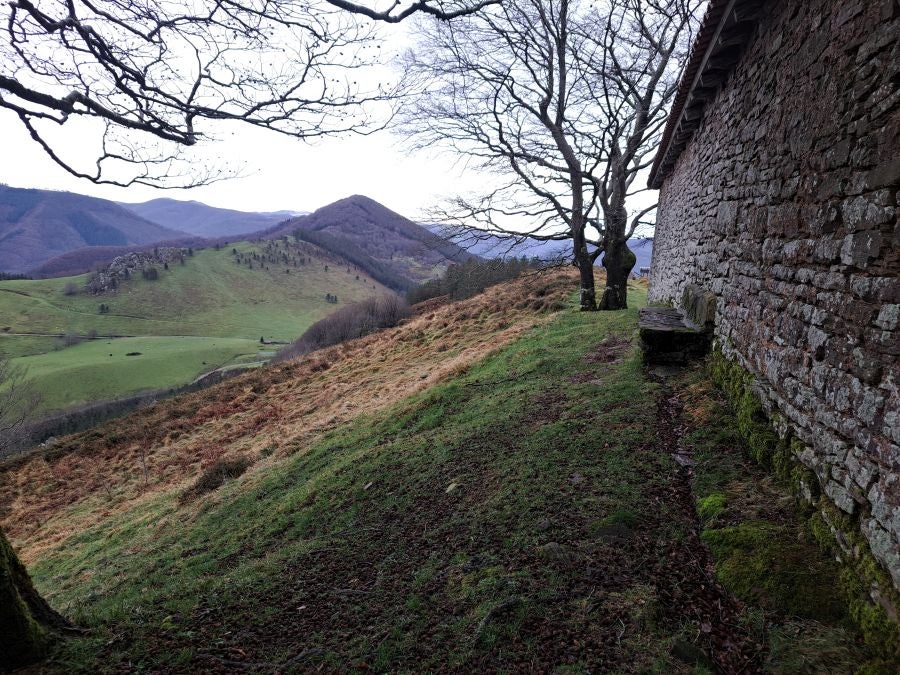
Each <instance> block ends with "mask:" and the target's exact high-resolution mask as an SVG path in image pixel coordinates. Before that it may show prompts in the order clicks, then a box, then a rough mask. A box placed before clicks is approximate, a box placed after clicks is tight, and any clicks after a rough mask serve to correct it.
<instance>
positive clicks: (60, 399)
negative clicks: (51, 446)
mask: <svg viewBox="0 0 900 675" xmlns="http://www.w3.org/2000/svg"><path fill="white" fill-rule="evenodd" d="M276 250H277V251H276ZM288 252H290V262H285V261H286V260H287V256H288ZM301 259H302V261H303V262H302V263H301V262H299V261H300V260H301ZM276 260H277V262H276ZM183 261H184V262H183V263H180V262H178V263H172V264H168V263H166V264H165V267H164V266H163V265H162V264H156V265H155V266H154V269H157V274H158V278H156V279H154V280H148V279H146V278H143V277H142V276H141V275H140V273H136V274H131V276H130V278H129V279H128V280H127V281H123V282H121V283H120V284H119V285H118V286H117V287H116V288H115V289H110V290H109V291H106V292H101V293H91V292H89V291H88V290H87V285H88V283H89V281H90V278H91V275H90V274H84V275H79V276H75V277H60V278H53V279H43V280H15V281H0V317H2V319H0V323H2V324H3V325H0V354H4V355H6V356H8V357H10V358H11V359H12V360H13V363H15V364H17V365H20V366H21V367H23V368H26V369H27V373H28V378H29V379H30V380H32V381H33V382H34V383H35V384H36V386H37V389H38V392H39V393H40V395H41V399H42V400H41V405H40V407H39V409H38V412H43V413H47V412H51V411H58V410H62V409H65V408H69V407H71V406H77V405H81V404H85V403H90V402H96V401H102V400H106V399H113V398H117V397H121V396H126V395H129V394H134V393H136V392H140V391H150V390H165V389H168V388H172V387H178V386H181V385H184V384H187V383H190V382H191V381H193V380H194V379H195V378H197V377H199V376H201V375H203V374H204V373H208V372H210V371H213V370H216V369H221V368H228V367H235V366H248V365H251V364H255V365H258V364H259V363H261V362H264V361H266V360H268V359H269V358H271V356H272V355H273V354H274V351H275V350H276V349H277V348H278V346H280V345H281V344H285V343H288V342H290V341H292V340H294V339H296V338H297V337H298V336H299V335H300V334H301V333H303V331H304V330H306V328H308V327H309V326H310V325H311V324H313V323H314V322H315V321H317V320H318V319H321V318H322V317H324V316H325V315H327V314H328V313H329V312H331V311H334V309H336V308H338V307H340V306H344V305H346V304H349V303H352V302H356V301H359V300H362V299H363V298H366V297H369V296H372V295H376V294H379V293H386V292H389V291H388V289H386V288H385V287H384V286H382V285H381V284H379V283H378V282H377V281H374V280H373V279H371V278H370V277H369V276H368V275H367V274H365V272H363V271H362V270H360V269H358V268H355V267H353V268H351V266H350V265H349V263H347V262H346V261H344V260H341V259H340V258H338V257H336V256H334V255H332V254H329V253H328V252H326V251H323V250H321V249H319V248H318V247H316V246H314V245H312V244H306V243H303V244H289V243H288V242H286V241H284V240H277V241H274V242H273V241H265V242H262V241H260V242H246V241H245V242H235V243H233V244H230V245H228V246H215V247H213V246H210V247H209V248H206V249H204V250H197V251H196V252H193V250H192V254H191V255H185V256H184V257H183ZM254 262H255V264H254ZM138 272H140V271H139V270H138ZM332 296H333V297H334V298H336V302H330V301H329V300H328V299H327V298H328V297H332ZM263 343H265V344H263Z"/></svg>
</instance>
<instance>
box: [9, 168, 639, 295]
mask: <svg viewBox="0 0 900 675" xmlns="http://www.w3.org/2000/svg"><path fill="white" fill-rule="evenodd" d="M442 234H443V233H442V232H441V228H440V227H439V226H422V225H419V224H417V223H414V222H413V221H411V220H409V219H408V218H404V217H403V216H401V215H400V214H399V213H396V212H394V211H391V210H390V209H389V208H387V207H385V206H383V205H382V204H379V203H378V202H376V201H375V200H373V199H370V198H369V197H365V196H362V195H353V196H351V197H347V198H345V199H341V200H339V201H336V202H334V203H333V204H329V205H327V206H324V207H322V208H320V209H318V210H316V211H314V212H313V213H309V214H298V213H297V212H291V211H274V212H248V211H236V210H233V209H221V208H217V207H214V206H208V205H207V204H203V203H201V202H196V201H178V200H175V199H168V198H162V199H153V200H151V201H148V202H143V203H139V204H127V203H116V202H112V201H109V200H106V199H99V198H96V197H88V196H85V195H79V194H74V193H69V192H53V191H49V190H32V189H24V188H12V187H7V186H3V185H0V271H2V272H14V273H31V274H34V275H35V276H59V275H61V274H75V273H80V272H84V271H87V270H89V269H92V268H93V267H95V266H96V265H102V264H104V263H107V262H109V261H110V260H111V259H112V258H113V257H115V256H117V255H122V254H123V253H126V252H128V251H130V250H135V249H144V250H146V248H147V247H148V246H151V247H152V246H154V245H157V244H166V245H172V246H182V247H188V246H193V247H202V246H204V245H212V244H214V243H216V241H218V242H219V243H224V241H226V240H227V239H228V238H247V237H250V236H252V237H254V238H275V237H280V236H285V235H288V236H298V237H300V238H301V239H303V240H305V241H309V242H311V243H313V244H316V245H318V246H320V247H322V248H324V249H326V250H328V251H330V252H331V253H333V254H335V255H339V256H341V257H343V258H345V259H347V260H348V261H349V262H351V263H353V264H355V265H358V266H359V267H361V268H363V269H365V270H366V271H367V272H368V273H369V274H371V275H372V277H373V278H375V279H377V280H378V281H380V282H381V283H383V284H384V285H386V286H389V287H391V288H395V289H397V290H404V289H406V288H409V287H411V286H413V285H415V284H418V283H420V282H422V281H424V280H426V279H429V278H432V277H434V276H436V275H437V274H439V273H440V272H441V271H442V270H443V269H444V267H446V265H447V264H449V263H452V262H459V261H463V260H465V259H467V258H469V257H471V256H473V255H474V256H479V257H487V258H492V257H506V256H510V255H514V256H517V257H519V256H523V255H524V256H527V257H539V258H545V259H546V258H552V257H555V256H556V255H558V254H559V253H560V252H562V254H563V255H565V253H566V251H567V244H566V243H565V242H546V241H538V240H534V239H527V240H526V241H524V242H518V243H516V242H514V241H512V240H511V239H510V238H506V237H501V236H498V235H491V236H489V237H487V238H486V239H485V238H483V237H480V238H481V240H480V241H466V240H465V238H464V239H463V240H460V241H459V242H458V243H457V242H456V241H448V240H446V239H444V238H443V237H442V236H440V235H442ZM629 246H630V247H631V249H632V250H633V251H634V252H635V255H636V256H637V258H638V261H637V265H636V269H635V271H638V269H639V268H640V267H648V266H649V265H650V257H651V254H652V250H653V240H652V239H650V240H635V241H632V242H629Z"/></svg>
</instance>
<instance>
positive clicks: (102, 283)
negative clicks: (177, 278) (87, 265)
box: [86, 247, 187, 295]
mask: <svg viewBox="0 0 900 675" xmlns="http://www.w3.org/2000/svg"><path fill="white" fill-rule="evenodd" d="M186 253H187V252H186V251H185V249H181V248H171V247H160V248H155V249H154V250H153V252H151V253H137V252H133V253H128V254H127V255H120V256H118V257H116V258H114V259H113V261H112V262H111V263H110V264H109V265H107V266H106V267H105V268H104V269H102V270H99V271H97V272H95V273H94V274H93V275H92V276H91V278H90V280H89V281H88V283H87V286H86V290H87V291H88V293H91V294H93V295H100V294H103V293H109V292H111V291H114V290H115V289H116V288H118V286H119V284H120V283H121V282H123V281H126V280H128V279H130V278H131V277H132V276H133V275H135V274H138V275H140V274H146V273H149V271H150V270H156V269H157V268H159V267H165V266H166V265H170V264H173V263H176V262H178V263H180V262H183V261H184V256H185V255H186ZM157 273H158V272H157Z"/></svg>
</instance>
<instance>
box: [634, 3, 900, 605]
mask: <svg viewBox="0 0 900 675" xmlns="http://www.w3.org/2000/svg"><path fill="white" fill-rule="evenodd" d="M762 4H763V11H762V16H761V18H760V20H759V21H758V24H757V26H756V29H755V32H754V34H753V37H752V38H751V40H750V42H749V44H748V45H747V47H746V49H745V51H744V53H743V55H742V57H741V59H740V61H739V62H738V64H737V66H736V67H735V68H734V69H733V71H732V72H731V74H730V75H729V77H728V79H727V80H726V82H725V83H724V85H723V86H722V88H721V89H720V90H719V92H718V94H717V95H716V97H715V99H714V100H713V101H711V102H710V103H709V104H708V105H707V108H706V111H705V113H704V119H703V122H702V124H701V126H700V127H699V129H698V130H697V132H696V134H695V136H694V138H693V140H692V141H691V142H690V143H689V144H688V146H687V148H686V149H685V150H684V152H683V153H682V154H681V156H680V157H679V159H678V161H677V163H676V165H675V167H674V169H673V171H672V172H671V174H670V175H669V176H667V177H666V179H665V182H664V185H663V190H662V193H661V203H660V210H659V219H658V223H657V227H656V237H655V241H654V250H653V266H652V271H651V277H650V297H651V301H675V302H677V301H678V299H679V298H680V297H681V292H682V289H683V288H684V287H685V285H687V284H689V283H698V284H701V285H703V286H705V287H707V288H709V289H710V290H712V291H713V292H714V293H715V294H716V295H717V317H716V338H717V342H718V344H719V346H720V348H721V349H722V351H723V353H724V354H725V355H726V356H727V357H728V358H730V359H732V360H734V361H736V362H737V363H739V364H740V365H741V366H743V367H744V368H745V369H747V370H749V371H750V372H751V373H752V374H753V375H754V376H755V378H756V381H757V390H758V392H759V394H760V396H761V398H762V399H763V402H764V405H765V407H766V409H767V410H768V411H769V412H770V413H771V414H772V417H773V418H774V419H781V420H785V424H784V425H783V428H782V429H781V430H780V431H781V433H783V434H790V435H792V436H793V437H794V438H796V439H799V441H801V442H802V443H797V444H796V445H795V447H796V451H795V455H796V458H797V459H798V460H799V461H800V462H802V463H803V464H804V465H805V466H806V467H808V468H809V469H810V470H812V471H813V472H814V473H815V474H816V476H817V477H818V480H819V483H820V485H819V486H818V489H820V490H821V491H822V492H823V493H824V494H825V495H827V497H828V498H829V499H830V500H831V502H832V503H833V504H834V505H835V506H837V507H838V508H839V509H841V510H842V511H844V512H845V513H846V514H847V515H848V516H850V518H851V522H853V523H855V525H854V526H855V527H858V528H859V530H860V531H861V532H862V534H863V535H864V536H865V539H866V540H867V541H868V543H869V545H870V548H871V551H872V553H873V554H874V556H875V558H876V559H877V560H878V561H879V562H880V563H881V565H882V566H883V567H884V569H886V570H887V571H888V572H889V573H890V575H891V577H892V579H893V583H894V585H895V587H897V588H900V393H898V388H900V366H898V363H900V326H898V323H900V226H898V220H897V212H898V180H900V38H898V36H900V5H898V2H897V0H771V1H768V2H764V3H762ZM823 506H824V505H823Z"/></svg>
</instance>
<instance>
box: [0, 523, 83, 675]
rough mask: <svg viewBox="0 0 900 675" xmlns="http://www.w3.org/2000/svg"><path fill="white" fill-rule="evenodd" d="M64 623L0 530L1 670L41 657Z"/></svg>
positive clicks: (64, 625) (63, 626) (10, 668)
mask: <svg viewBox="0 0 900 675" xmlns="http://www.w3.org/2000/svg"><path fill="white" fill-rule="evenodd" d="M67 625H68V624H67V622H66V620H65V619H64V618H63V617H61V616H60V615H59V614H57V613H56V612H54V611H53V610H52V609H51V608H50V606H49V605H48V604H47V602H46V601H45V600H44V599H43V598H42V597H41V596H40V595H39V594H38V592H37V591H36V590H35V589H34V586H33V585H32V583H31V579H30V578H29V576H28V572H27V571H26V569H25V566H24V565H22V563H21V562H20V561H19V558H18V556H16V553H15V551H13V548H12V546H10V544H9V541H7V539H6V535H5V534H4V533H3V530H0V671H8V670H13V669H14V668H19V667H21V666H25V665H28V664H29V663H34V662H35V661H39V660H41V659H42V658H44V656H46V653H47V650H48V648H49V646H50V644H51V642H52V638H53V636H54V634H55V633H56V632H57V631H59V630H62V629H64V628H66V627H67Z"/></svg>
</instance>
